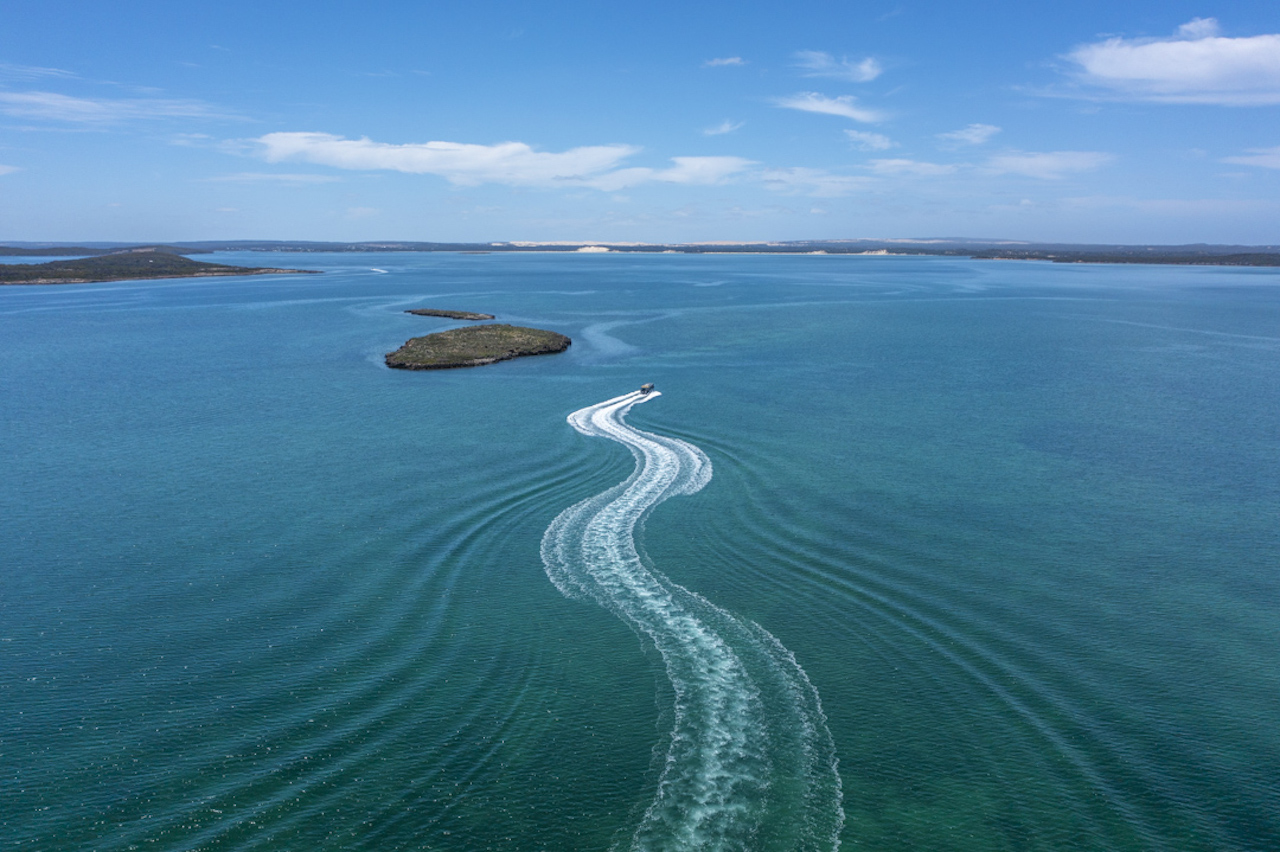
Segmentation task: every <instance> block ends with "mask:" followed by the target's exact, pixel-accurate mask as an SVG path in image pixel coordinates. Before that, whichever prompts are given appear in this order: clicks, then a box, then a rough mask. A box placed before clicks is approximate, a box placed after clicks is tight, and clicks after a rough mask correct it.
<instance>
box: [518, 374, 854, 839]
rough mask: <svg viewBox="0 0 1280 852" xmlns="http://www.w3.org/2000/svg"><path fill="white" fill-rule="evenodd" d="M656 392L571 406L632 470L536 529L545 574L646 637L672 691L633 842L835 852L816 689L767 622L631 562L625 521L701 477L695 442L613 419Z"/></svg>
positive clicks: (637, 559) (834, 817)
mask: <svg viewBox="0 0 1280 852" xmlns="http://www.w3.org/2000/svg"><path fill="white" fill-rule="evenodd" d="M660 395H661V394H659V393H657V392H656V391H653V392H650V393H648V394H642V393H640V392H639V391H637V392H634V393H629V394H625V395H623V396H619V397H616V398H614V399H610V400H607V401H605V402H601V403H598V404H596V405H592V406H588V407H587V408H583V409H581V410H580V411H575V412H574V413H573V414H571V415H569V423H570V424H571V425H572V426H573V428H575V429H577V430H578V431H579V432H581V433H582V434H584V435H590V436H596V437H602V438H608V439H610V440H613V441H617V442H618V443H620V444H625V445H626V446H627V447H628V448H630V450H631V452H632V454H633V455H634V456H635V457H636V469H635V471H634V472H633V473H632V474H631V476H630V477H629V478H628V479H627V480H626V481H625V482H623V483H621V484H620V485H616V486H614V487H613V488H610V489H609V490H608V491H605V492H604V493H602V494H597V495H596V496H594V497H590V498H588V499H586V500H583V501H582V502H581V503H578V504H576V505H574V506H571V507H569V508H568V509H565V510H564V511H563V512H561V513H560V515H559V516H558V517H557V518H556V519H555V520H554V521H552V522H551V526H550V527H548V528H547V531H546V533H545V534H544V535H543V538H542V561H543V563H544V564H545V566H546V570H547V576H548V577H550V578H551V582H552V583H554V584H555V586H556V588H558V589H559V590H560V591H561V592H562V593H563V594H564V595H565V596H566V597H570V598H590V599H592V600H595V601H596V602H598V603H599V604H600V605H601V606H603V607H605V608H606V609H608V610H609V611H610V612H612V613H614V614H615V615H616V616H618V617H619V618H620V619H622V620H623V621H624V622H626V623H627V624H629V625H630V626H631V627H632V628H633V629H634V630H636V631H637V632H639V633H640V634H641V635H642V636H644V637H646V638H648V639H649V641H651V642H652V643H653V645H654V647H655V648H656V649H657V651H658V653H659V654H660V655H661V657H662V661H663V664H664V665H665V666H666V671H667V676H668V677H669V678H670V680H671V686H672V689H673V693H674V707H673V708H672V721H671V731H670V734H669V742H668V744H667V753H666V759H665V763H664V764H663V765H662V767H661V769H660V772H659V777H658V783H657V793H656V795H655V797H654V800H653V802H652V803H651V804H650V805H649V806H648V808H647V809H646V810H645V811H644V814H643V816H642V817H641V819H640V824H639V825H638V826H637V828H636V829H635V833H634V834H633V835H632V836H631V839H630V848H631V849H635V850H647V849H664V850H665V849H699V850H702V849H707V850H711V849H752V850H756V849H803V850H819V849H835V848H837V847H838V846H839V834H840V829H841V827H842V826H843V824H844V811H843V809H842V808H841V787H840V776H839V774H838V773H837V771H836V756H835V748H834V745H833V744H832V740H831V733H830V731H828V730H827V725H826V717H825V716H824V715H823V713H822V705H821V702H820V701H819V699H818V693H817V690H816V689H814V687H813V684H812V683H810V682H809V678H808V677H807V676H806V675H805V673H804V670H803V669H802V668H800V665H799V664H798V663H797V662H796V659H795V657H794V656H792V654H791V652H790V651H788V650H787V649H786V648H784V647H783V646H782V644H781V643H780V642H778V640H777V639H775V638H774V637H773V636H772V635H771V634H770V633H769V632H768V631H766V630H765V629H764V628H762V627H760V626H759V625H757V624H755V623H754V622H749V621H744V620H742V619H739V618H738V617H736V616H734V615H732V614H731V613H729V612H728V611H726V610H724V609H721V608H720V607H718V606H716V605H715V604H713V603H711V602H710V601H708V600H706V599H705V598H703V597H702V596H700V595H698V594H696V593H694V592H691V591H689V590H688V589H686V588H684V587H683V586H680V585H677V584H676V583H673V582H671V580H669V579H667V578H666V577H665V576H663V575H662V574H661V573H660V572H658V571H657V570H656V569H654V568H653V567H652V566H651V565H648V564H647V560H645V559H642V558H641V555H640V553H639V551H638V550H637V547H636V541H635V528H636V525H637V524H638V523H640V522H641V521H642V520H643V519H644V517H645V516H646V515H647V514H648V512H649V511H650V510H651V509H653V507H654V506H657V505H658V504H659V503H661V502H662V501H664V500H666V499H667V498H668V497H673V496H676V495H680V494H693V493H695V492H697V491H698V490H700V489H701V488H702V487H703V486H704V485H706V484H707V483H708V482H709V481H710V480H711V461H710V459H708V458H707V456H706V454H704V453H703V452H702V450H700V449H698V448H697V447H695V446H693V445H692V444H689V443H687V442H685V441H681V440H678V439H675V438H667V437H664V436H661V435H654V434H652V433H649V432H642V431H640V430H639V429H635V428H633V427H631V426H629V425H627V424H626V423H625V422H624V419H623V418H624V417H625V416H626V414H627V412H628V411H630V409H631V407H632V406H633V405H636V404H637V403H641V402H647V401H649V400H651V399H654V398H655V397H658V396H660Z"/></svg>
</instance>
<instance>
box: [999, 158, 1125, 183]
mask: <svg viewBox="0 0 1280 852" xmlns="http://www.w3.org/2000/svg"><path fill="white" fill-rule="evenodd" d="M1114 160H1115V156H1114V155H1113V154H1106V153H1103V152H1101V151H1041V152H1034V151H1009V152H1007V153H1004V154H997V155H995V156H993V157H991V158H990V159H988V160H987V162H986V170H987V171H988V172H989V173H992V174H1012V175H1022V176H1024V177H1033V178H1040V179H1042V180H1061V179H1062V178H1065V177H1067V176H1068V175H1071V174H1076V173H1079V172H1091V171H1093V170H1095V169H1099V168H1101V167H1103V166H1105V165H1107V164H1108V163H1111V162H1112V161H1114Z"/></svg>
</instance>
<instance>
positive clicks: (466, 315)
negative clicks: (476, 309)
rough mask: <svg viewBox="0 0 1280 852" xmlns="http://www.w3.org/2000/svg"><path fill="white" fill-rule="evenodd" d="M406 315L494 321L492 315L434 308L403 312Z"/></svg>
mask: <svg viewBox="0 0 1280 852" xmlns="http://www.w3.org/2000/svg"><path fill="white" fill-rule="evenodd" d="M405 313H406V314H413V315H414V316H419V317H444V318H445V319H459V320H491V319H494V316H493V314H473V313H472V312H471V311H442V310H438V309H436V308H413V309H411V310H408V311H405Z"/></svg>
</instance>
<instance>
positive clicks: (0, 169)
mask: <svg viewBox="0 0 1280 852" xmlns="http://www.w3.org/2000/svg"><path fill="white" fill-rule="evenodd" d="M18 170H19V169H18V167H17V166H4V165H0V175H11V174H13V173H14V172H16V171H18Z"/></svg>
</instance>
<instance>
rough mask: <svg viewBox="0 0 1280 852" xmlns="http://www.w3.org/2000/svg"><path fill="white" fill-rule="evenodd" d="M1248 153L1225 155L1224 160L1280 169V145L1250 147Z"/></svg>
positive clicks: (1238, 163) (1237, 163)
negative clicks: (1235, 155) (1232, 155)
mask: <svg viewBox="0 0 1280 852" xmlns="http://www.w3.org/2000/svg"><path fill="white" fill-rule="evenodd" d="M1248 151H1249V153H1248V154H1243V155H1241V156H1238V157H1223V158H1222V162H1224V163H1234V164H1236V165H1240V166H1261V167H1262V168H1264V169H1280V145H1277V146H1276V147H1274V148H1249V149H1248Z"/></svg>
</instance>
